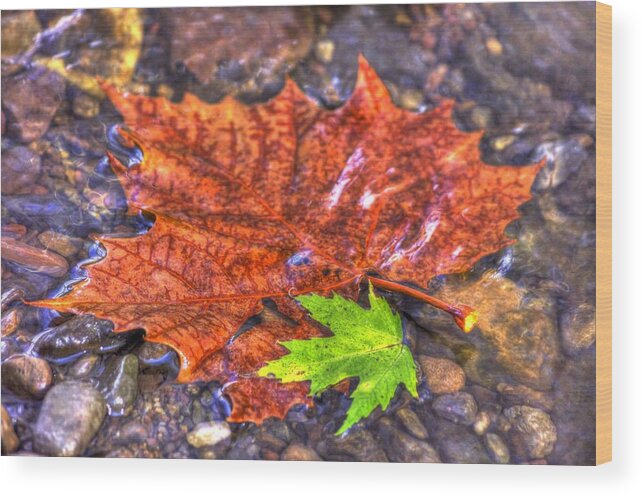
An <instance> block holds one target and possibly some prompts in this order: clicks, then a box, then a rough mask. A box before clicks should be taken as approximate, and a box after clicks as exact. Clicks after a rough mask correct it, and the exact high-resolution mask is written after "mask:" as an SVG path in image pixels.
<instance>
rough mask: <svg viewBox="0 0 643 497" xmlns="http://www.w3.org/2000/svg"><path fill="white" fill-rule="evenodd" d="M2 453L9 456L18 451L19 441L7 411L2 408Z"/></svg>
mask: <svg viewBox="0 0 643 497" xmlns="http://www.w3.org/2000/svg"><path fill="white" fill-rule="evenodd" d="M1 409H2V453H3V454H11V453H13V452H15V451H16V450H18V447H19V446H20V439H19V438H18V435H16V432H15V430H14V429H13V422H12V421H11V416H10V415H9V413H8V412H7V410H6V409H5V408H4V406H2V408H1Z"/></svg>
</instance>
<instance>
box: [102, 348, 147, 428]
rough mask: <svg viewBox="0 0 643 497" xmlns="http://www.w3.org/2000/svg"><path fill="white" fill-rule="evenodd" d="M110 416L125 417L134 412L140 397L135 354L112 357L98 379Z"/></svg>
mask: <svg viewBox="0 0 643 497" xmlns="http://www.w3.org/2000/svg"><path fill="white" fill-rule="evenodd" d="M98 390H99V391H100V392H101V393H102V394H103V397H104V398H105V402H106V403H107V410H108V412H109V415H110V416H125V415H127V414H129V413H130V412H131V411H132V408H133V406H134V402H135V401H136V397H137V395H138V359H137V357H136V356H135V355H133V354H128V355H125V356H116V357H110V358H109V359H108V360H107V363H106V364H105V370H104V371H103V374H102V375H101V376H100V378H99V379H98Z"/></svg>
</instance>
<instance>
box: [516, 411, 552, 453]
mask: <svg viewBox="0 0 643 497" xmlns="http://www.w3.org/2000/svg"><path fill="white" fill-rule="evenodd" d="M503 413H504V415H505V417H506V418H507V419H508V420H509V422H510V423H511V430H510V432H509V437H510V445H511V446H512V449H513V450H514V451H515V454H516V456H517V457H518V458H519V459H520V460H522V461H525V460H529V459H538V458H542V457H545V456H547V455H549V454H550V453H551V452H552V451H553V450H554V444H555V443H556V426H554V423H553V422H552V420H551V418H550V417H549V414H547V413H546V412H544V411H541V410H540V409H536V408H534V407H529V406H513V407H510V408H508V409H505V410H504V411H503Z"/></svg>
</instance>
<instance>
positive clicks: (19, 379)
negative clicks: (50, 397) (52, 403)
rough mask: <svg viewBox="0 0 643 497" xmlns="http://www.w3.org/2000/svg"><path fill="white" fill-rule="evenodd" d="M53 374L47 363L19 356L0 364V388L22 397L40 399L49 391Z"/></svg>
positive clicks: (35, 358) (34, 358) (30, 357)
mask: <svg viewBox="0 0 643 497" xmlns="http://www.w3.org/2000/svg"><path fill="white" fill-rule="evenodd" d="M52 380H53V373H52V371H51V368H50V367H49V364H48V363H47V361H45V360H43V359H38V358H37V357H32V356H29V355H24V354H19V355H15V356H13V357H10V358H9V359H7V360H6V361H5V362H4V363H3V364H2V386H3V388H7V389H9V390H11V391H12V392H13V393H15V394H16V395H20V396H22V397H28V398H34V399H42V398H43V397H44V396H45V393H47V390H49V387H50V386H51V383H52Z"/></svg>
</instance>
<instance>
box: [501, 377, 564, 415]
mask: <svg viewBox="0 0 643 497" xmlns="http://www.w3.org/2000/svg"><path fill="white" fill-rule="evenodd" d="M496 389H497V390H498V393H500V399H501V402H502V404H503V405H504V406H505V407H511V406H514V405H516V404H524V405H528V406H530V407H537V408H538V409H542V410H543V411H548V412H549V411H551V410H552V408H553V406H554V399H553V397H552V395H551V394H550V393H547V392H541V391H540V390H534V389H533V388H529V387H527V386H525V385H509V384H507V383H498V386H497V387H496Z"/></svg>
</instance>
